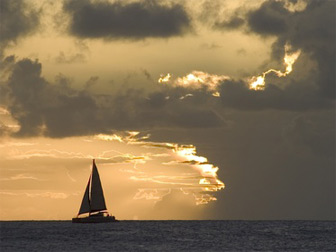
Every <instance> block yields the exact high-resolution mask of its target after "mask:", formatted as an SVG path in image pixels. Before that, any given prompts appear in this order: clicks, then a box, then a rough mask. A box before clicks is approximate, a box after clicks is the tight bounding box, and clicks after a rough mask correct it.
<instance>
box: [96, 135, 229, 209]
mask: <svg viewBox="0 0 336 252" xmlns="http://www.w3.org/2000/svg"><path fill="white" fill-rule="evenodd" d="M148 137H149V136H148V135H146V136H144V137H143V136H140V132H128V134H126V135H124V136H121V135H119V136H118V137H116V136H115V135H112V136H109V135H103V134H100V135H97V136H95V138H97V139H100V140H104V141H122V142H124V143H126V144H130V145H139V146H142V147H144V148H150V149H152V150H155V151H156V153H155V154H153V153H147V154H146V155H147V158H146V159H143V163H142V164H143V165H144V166H146V165H149V166H150V163H151V162H158V161H159V162H160V163H161V165H163V166H169V169H168V170H167V173H165V171H164V169H161V170H159V171H158V170H157V169H155V170H150V169H147V168H146V169H140V168H137V170H138V171H139V170H141V171H142V172H133V171H130V170H127V171H126V170H124V172H129V173H131V174H132V176H131V177H130V179H131V180H132V181H135V182H147V183H148V182H149V183H152V184H153V185H152V186H154V187H157V188H154V189H152V188H140V189H139V191H138V193H137V194H136V196H135V197H134V198H135V199H147V200H148V199H153V200H161V199H162V197H163V196H164V195H166V194H167V193H166V191H165V190H166V189H169V190H171V189H180V190H182V191H183V192H184V193H185V194H192V195H193V196H194V198H195V203H196V204H197V205H199V204H207V203H209V202H210V201H214V200H216V198H215V197H214V196H213V195H211V192H215V191H219V190H222V189H224V187H225V186H224V183H223V182H222V181H220V180H219V179H218V177H217V172H218V167H216V166H214V165H213V164H211V163H209V162H208V159H207V158H206V157H203V156H199V155H197V152H196V147H195V146H193V145H179V144H176V143H160V142H159V143H157V142H150V141H144V140H145V139H148ZM160 158H161V159H162V160H161V159H160ZM162 192H164V193H162ZM142 194H144V195H142ZM153 195H155V196H153ZM158 195H161V197H159V196H158Z"/></svg>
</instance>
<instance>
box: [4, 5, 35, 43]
mask: <svg viewBox="0 0 336 252" xmlns="http://www.w3.org/2000/svg"><path fill="white" fill-rule="evenodd" d="M39 15H40V13H39V12H38V11H36V10H32V9H29V8H28V6H27V4H26V3H25V2H24V1H22V0H1V1H0V19H1V22H0V43H1V46H4V45H6V44H7V43H9V42H15V41H16V40H17V39H18V38H20V37H23V36H26V35H28V34H30V33H32V32H34V31H35V30H36V29H37V26H38V24H39Z"/></svg>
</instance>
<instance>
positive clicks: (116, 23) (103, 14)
mask: <svg viewBox="0 0 336 252" xmlns="http://www.w3.org/2000/svg"><path fill="white" fill-rule="evenodd" d="M64 10H65V11H66V12H68V13H69V14H70V27H69V28H70V32H71V33H72V34H73V35H75V36H78V37H81V38H106V39H120V38H124V39H143V38H147V37H163V38H166V37H171V36H180V35H183V34H184V33H185V32H187V31H190V30H191V24H190V19H189V17H188V15H187V13H186V11H185V10H184V8H183V6H182V5H179V4H171V5H162V4H159V3H158V2H157V1H140V2H128V3H127V2H126V3H125V2H121V1H117V2H113V3H110V2H101V1H100V2H91V1H89V0H86V1H78V0H69V1H65V3H64Z"/></svg>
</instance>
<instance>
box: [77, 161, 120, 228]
mask: <svg viewBox="0 0 336 252" xmlns="http://www.w3.org/2000/svg"><path fill="white" fill-rule="evenodd" d="M84 214H85V215H84ZM87 214H88V215H87ZM116 221H117V220H116V218H115V217H114V216H111V215H110V214H109V213H108V211H107V208H106V204H105V198H104V192H103V188H102V185H101V181H100V177H99V173H98V169H97V166H96V163H95V160H94V159H93V162H92V171H91V175H90V177H89V182H88V184H87V186H86V189H85V192H84V196H83V200H82V204H81V206H80V208H79V212H78V214H77V216H76V217H74V218H72V223H103V222H116Z"/></svg>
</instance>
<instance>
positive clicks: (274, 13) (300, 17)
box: [247, 0, 336, 99]
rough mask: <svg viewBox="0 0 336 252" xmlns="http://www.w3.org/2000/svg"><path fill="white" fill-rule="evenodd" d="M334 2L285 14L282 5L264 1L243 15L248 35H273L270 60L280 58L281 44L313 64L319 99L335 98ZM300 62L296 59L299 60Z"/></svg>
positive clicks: (318, 0)
mask: <svg viewBox="0 0 336 252" xmlns="http://www.w3.org/2000/svg"><path fill="white" fill-rule="evenodd" d="M335 5H336V2H335V1H328V0H327V1H324V0H323V1H321V0H314V1H308V4H307V7H306V9H305V10H304V11H301V12H289V11H288V10H286V9H285V7H284V3H283V2H274V1H266V2H264V3H263V4H262V5H261V6H260V8H259V9H257V10H254V11H250V12H249V13H248V14H247V18H248V26H249V29H250V31H252V32H255V33H258V34H260V35H262V36H269V35H275V36H276V37H277V40H276V41H275V43H274V44H273V57H274V58H275V59H279V58H281V57H282V55H283V47H284V45H285V43H287V42H288V43H290V44H291V45H292V46H293V47H294V48H296V49H301V50H302V51H303V53H306V54H307V55H310V57H311V58H312V59H313V60H314V61H315V62H316V63H317V68H318V72H317V75H316V76H315V78H314V79H313V81H315V83H316V85H317V86H318V88H319V90H318V91H319V93H320V95H322V96H324V97H328V98H332V99H334V98H335V58H336V54H335V8H336V6H335ZM299 60H300V59H299Z"/></svg>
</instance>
